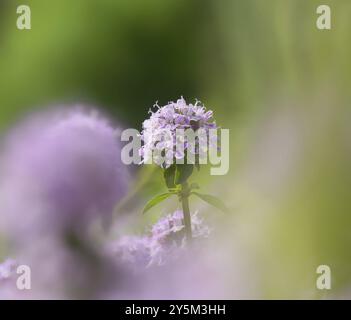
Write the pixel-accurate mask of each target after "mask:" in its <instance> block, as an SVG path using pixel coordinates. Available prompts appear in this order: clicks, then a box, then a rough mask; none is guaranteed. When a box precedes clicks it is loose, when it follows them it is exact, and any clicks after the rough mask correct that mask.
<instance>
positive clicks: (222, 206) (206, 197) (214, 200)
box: [191, 192, 229, 213]
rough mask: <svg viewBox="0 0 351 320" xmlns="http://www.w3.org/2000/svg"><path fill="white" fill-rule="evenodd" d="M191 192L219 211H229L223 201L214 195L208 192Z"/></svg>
mask: <svg viewBox="0 0 351 320" xmlns="http://www.w3.org/2000/svg"><path fill="white" fill-rule="evenodd" d="M191 194H195V195H196V196H198V197H199V198H200V199H202V200H203V201H205V202H207V203H208V204H210V205H212V206H214V207H216V208H217V209H219V210H221V211H223V212H225V213H228V212H229V209H228V208H227V206H226V205H225V204H224V203H223V201H222V200H220V199H218V198H217V197H215V196H212V195H210V194H202V193H198V192H192V193H191Z"/></svg>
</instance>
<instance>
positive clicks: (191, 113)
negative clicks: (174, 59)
mask: <svg viewBox="0 0 351 320" xmlns="http://www.w3.org/2000/svg"><path fill="white" fill-rule="evenodd" d="M155 106H156V107H157V108H158V109H157V111H156V112H152V111H151V110H150V111H149V113H150V114H151V116H150V118H149V119H147V120H145V121H144V122H143V130H142V133H141V138H142V141H143V142H144V145H143V146H142V148H141V149H140V155H141V156H142V157H143V163H148V162H149V161H152V160H153V161H154V162H155V163H156V164H157V165H160V166H163V167H166V168H167V167H169V166H170V165H171V164H172V163H174V160H175V159H178V160H179V159H183V158H184V157H185V154H186V152H190V153H192V154H194V155H197V154H199V153H200V152H201V150H200V148H199V143H198V142H199V141H198V140H197V141H194V142H192V141H190V140H189V139H187V138H186V136H184V134H180V131H182V130H184V131H185V130H187V129H192V130H193V131H194V132H197V131H198V130H199V129H201V130H200V131H201V132H202V133H203V136H204V137H203V139H204V140H207V138H208V134H209V130H210V129H216V128H217V126H216V122H215V121H214V119H213V112H212V111H211V110H208V111H207V110H206V108H205V107H204V106H203V105H202V104H201V103H200V102H199V101H196V103H195V104H187V103H186V101H185V100H184V99H183V98H181V99H178V100H177V101H176V102H173V101H171V102H169V103H168V104H167V105H165V106H163V107H160V106H158V105H157V104H156V105H155ZM177 145H181V146H182V147H181V148H178V147H177ZM203 148H204V149H207V141H206V142H205V143H204V146H203Z"/></svg>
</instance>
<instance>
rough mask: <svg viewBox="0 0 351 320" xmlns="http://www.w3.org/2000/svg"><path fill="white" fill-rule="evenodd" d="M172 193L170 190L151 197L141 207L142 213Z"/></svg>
mask: <svg viewBox="0 0 351 320" xmlns="http://www.w3.org/2000/svg"><path fill="white" fill-rule="evenodd" d="M173 194H174V193H172V192H167V193H162V194H159V195H158V196H156V197H154V198H152V199H151V200H149V201H148V202H147V203H146V205H145V207H144V209H143V214H144V213H145V212H147V211H149V210H150V209H151V208H152V207H154V206H155V205H157V204H159V203H160V202H162V201H164V200H166V199H167V198H168V197H170V196H171V195H173Z"/></svg>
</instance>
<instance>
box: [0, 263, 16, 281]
mask: <svg viewBox="0 0 351 320" xmlns="http://www.w3.org/2000/svg"><path fill="white" fill-rule="evenodd" d="M16 266H17V262H16V261H15V260H13V259H10V258H8V259H6V260H5V261H4V262H3V263H0V281H2V280H6V279H9V278H10V277H12V276H13V274H14V271H15V268H16Z"/></svg>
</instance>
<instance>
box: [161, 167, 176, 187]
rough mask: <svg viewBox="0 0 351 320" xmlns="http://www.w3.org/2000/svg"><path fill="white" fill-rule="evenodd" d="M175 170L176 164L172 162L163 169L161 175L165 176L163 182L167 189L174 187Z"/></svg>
mask: <svg viewBox="0 0 351 320" xmlns="http://www.w3.org/2000/svg"><path fill="white" fill-rule="evenodd" d="M175 172H176V166H175V165H174V164H172V165H171V166H170V167H168V168H167V169H165V170H164V172H163V177H164V178H165V182H166V185H167V188H168V189H172V188H174V187H175V183H174V180H175Z"/></svg>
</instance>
